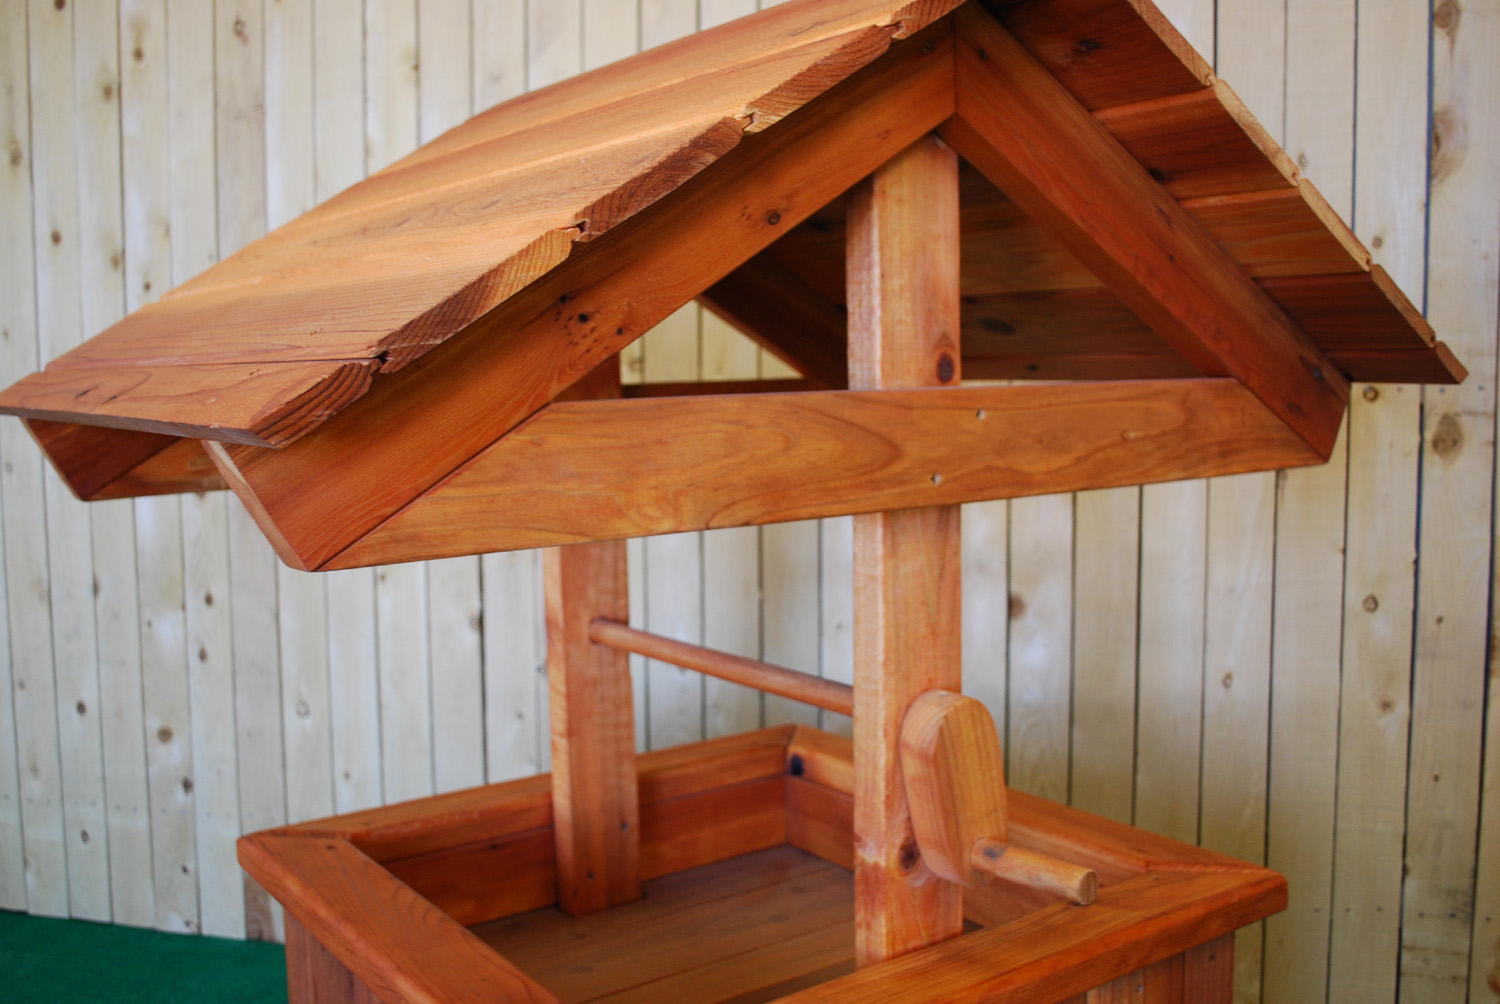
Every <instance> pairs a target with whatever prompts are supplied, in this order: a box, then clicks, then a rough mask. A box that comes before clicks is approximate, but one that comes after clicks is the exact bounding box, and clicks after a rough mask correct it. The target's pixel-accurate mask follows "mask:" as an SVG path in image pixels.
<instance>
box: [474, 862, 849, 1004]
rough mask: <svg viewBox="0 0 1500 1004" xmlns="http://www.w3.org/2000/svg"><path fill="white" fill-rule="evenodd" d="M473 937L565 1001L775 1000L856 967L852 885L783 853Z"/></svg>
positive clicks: (842, 875) (674, 878)
mask: <svg viewBox="0 0 1500 1004" xmlns="http://www.w3.org/2000/svg"><path fill="white" fill-rule="evenodd" d="M475 933H476V934H477V935H478V936H479V937H480V938H482V939H483V940H484V941H485V943H486V944H489V945H491V946H493V947H494V948H495V949H496V950H497V951H499V952H500V953H502V954H503V955H505V956H506V957H507V958H508V959H510V960H511V961H512V962H514V963H515V964H516V965H518V966H520V967H521V968H522V969H523V970H525V971H526V972H527V973H528V974H530V975H531V976H533V977H534V978H535V979H536V980H537V981H538V982H540V983H541V984H543V985H544V986H546V987H548V988H549V989H550V990H552V991H553V992H554V993H556V994H557V995H558V997H560V998H561V999H562V1000H564V1001H570V1002H571V1001H658V1000H664V999H683V1000H702V1001H724V1000H733V1001H742V1000H743V1001H750V1000H757V1001H762V1000H763V1001H770V1000H775V999H777V998H779V997H781V996H783V995H785V994H786V993H788V992H790V991H793V990H799V989H802V988H803V987H804V986H807V985H809V984H811V983H817V982H822V981H823V980H826V979H830V978H832V977H834V976H841V975H843V974H844V973H846V972H849V971H851V970H852V969H853V966H854V958H853V946H854V939H853V935H854V909H853V882H852V879H851V877H850V875H849V873H848V871H846V870H845V869H842V868H839V867H837V866H835V865H832V864H828V863H826V862H823V861H820V860H818V859H816V858H813V857H811V856H810V855H807V854H805V853H803V852H801V851H797V850H794V849H792V848H787V847H782V848H776V849H773V850H767V851H761V852H759V853H757V854H753V855H749V856H746V857H741V858H736V859H735V860H733V861H727V862H724V863H722V864H716V865H708V866H705V867H703V868H699V869H695V870H692V871H687V872H679V873H677V874H675V875H671V876H667V877H664V878H660V879H656V880H653V881H652V882H650V883H648V884H647V886H646V896H645V899H643V900H642V901H641V902H640V903H638V904H635V905H634V906H631V907H625V908H621V909H616V910H611V911H609V912H608V913H605V914H601V915H598V916H597V917H591V918H587V919H585V920H582V921H580V920H572V919H568V918H565V917H564V916H563V915H562V914H561V913H559V912H558V911H556V910H544V911H538V912H535V913H528V914H522V915H519V916H515V917H509V918H506V919H504V920H500V921H496V922H494V923H491V924H486V925H484V926H483V927H480V928H477V929H476V930H475Z"/></svg>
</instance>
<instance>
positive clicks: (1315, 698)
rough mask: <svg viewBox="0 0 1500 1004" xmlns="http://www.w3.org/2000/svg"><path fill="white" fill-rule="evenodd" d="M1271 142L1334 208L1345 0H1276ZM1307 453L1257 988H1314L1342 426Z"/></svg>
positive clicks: (1337, 639) (1350, 74)
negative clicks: (1270, 892)
mask: <svg viewBox="0 0 1500 1004" xmlns="http://www.w3.org/2000/svg"><path fill="white" fill-rule="evenodd" d="M1286 22H1287V23H1286V83H1285V143H1286V148H1287V152H1288V153H1289V154H1290V155H1291V156H1292V158H1293V159H1294V160H1295V161H1296V162H1297V166H1298V167H1299V168H1301V169H1302V170H1303V171H1304V172H1306V173H1307V176H1308V177H1309V178H1311V179H1312V181H1313V182H1314V183H1315V184H1316V185H1317V186H1318V189H1319V191H1321V192H1322V193H1323V195H1324V197H1325V198H1327V199H1328V200H1329V202H1330V203H1331V204H1332V205H1333V207H1334V208H1335V209H1336V210H1338V211H1339V213H1340V214H1341V215H1343V216H1344V217H1345V218H1346V219H1347V218H1348V216H1349V213H1350V210H1351V208H1352V206H1353V182H1354V173H1353V168H1354V129H1353V122H1354V28H1355V4H1354V0H1288V2H1287V7H1286ZM1340 436H1341V438H1340V440H1339V442H1338V444H1337V445H1336V446H1335V447H1334V450H1333V455H1332V458H1331V459H1330V460H1329V462H1328V463H1327V464H1325V465H1323V466H1320V467H1310V468H1299V469H1297V470H1290V471H1284V472H1282V473H1281V474H1279V475H1278V482H1277V510H1276V558H1275V562H1276V571H1275V583H1274V586H1273V589H1274V591H1275V599H1274V605H1273V609H1272V638H1273V640H1272V646H1273V647H1272V651H1271V667H1272V686H1271V766H1270V780H1269V786H1268V791H1267V820H1266V861H1267V864H1269V865H1270V866H1271V867H1272V868H1275V869H1276V870H1278V871H1280V872H1281V873H1282V874H1284V875H1285V876H1286V877H1287V887H1288V889H1287V893H1288V905H1287V908H1286V910H1285V911H1283V912H1282V913H1279V914H1277V915H1276V916H1274V917H1271V918H1269V919H1268V920H1267V921H1266V943H1265V964H1264V970H1263V979H1264V997H1265V999H1266V1000H1267V1001H1321V1000H1324V999H1326V997H1327V993H1328V932H1329V922H1330V910H1331V906H1332V899H1331V897H1332V889H1333V840H1334V815H1333V805H1334V793H1335V786H1336V778H1337V771H1338V715H1339V677H1340V667H1339V657H1340V648H1341V645H1342V639H1343V601H1342V596H1343V578H1344V495H1345V481H1346V478H1347V472H1348V459H1349V449H1348V427H1347V424H1346V425H1345V428H1344V429H1343V430H1342V431H1341V433H1340Z"/></svg>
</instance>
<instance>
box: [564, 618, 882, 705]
mask: <svg viewBox="0 0 1500 1004" xmlns="http://www.w3.org/2000/svg"><path fill="white" fill-rule="evenodd" d="M589 636H590V637H591V638H592V639H593V640H594V641H595V642H597V643H599V644H600V645H608V646H610V647H612V648H616V649H620V650H621V651H628V652H635V653H636V654H638V655H644V656H648V657H651V658H655V659H660V660H663V661H666V662H671V663H673V664H674V665H677V666H682V667H683V668H685V669H695V670H697V671H698V672H700V673H706V674H708V675H710V676H715V677H719V678H720V679H724V680H728V681H730V682H733V683H738V684H742V685H744V686H749V687H754V688H756V689H758V690H761V691H764V692H765V693H768V694H776V695H778V696H781V697H786V698H789V699H791V700H794V701H801V702H802V703H804V704H812V705H816V706H817V707H820V708H828V709H829V710H832V711H838V712H841V713H843V714H846V715H847V714H850V713H852V712H853V710H854V697H853V691H852V689H851V688H850V687H848V686H847V685H844V684H839V683H834V682H833V681H831V680H821V679H819V678H818V677H816V676H813V675H811V674H809V673H803V672H801V671H799V670H795V669H787V668H786V667H784V666H773V665H771V664H770V663H766V662H760V661H758V660H754V659H746V658H744V657H743V656H736V655H732V654H730V653H728V652H719V651H716V650H714V649H709V648H704V647H703V646H701V645H690V644H688V643H687V642H679V641H673V640H672V639H671V638H664V637H662V636H661V635H653V634H651V633H649V632H646V631H637V630H635V629H634V628H632V627H630V626H628V625H625V624H621V623H620V622H619V621H615V620H609V619H605V618H600V619H598V620H595V621H594V623H593V624H592V625H590V628H589Z"/></svg>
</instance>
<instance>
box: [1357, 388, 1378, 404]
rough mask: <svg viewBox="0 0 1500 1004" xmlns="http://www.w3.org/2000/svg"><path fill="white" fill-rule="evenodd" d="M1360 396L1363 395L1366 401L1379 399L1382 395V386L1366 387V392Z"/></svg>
mask: <svg viewBox="0 0 1500 1004" xmlns="http://www.w3.org/2000/svg"><path fill="white" fill-rule="evenodd" d="M1360 396H1361V397H1363V398H1364V399H1365V400H1366V401H1374V400H1377V399H1378V398H1379V397H1380V388H1379V387H1366V388H1365V389H1364V392H1363V393H1362V394H1361V395H1360Z"/></svg>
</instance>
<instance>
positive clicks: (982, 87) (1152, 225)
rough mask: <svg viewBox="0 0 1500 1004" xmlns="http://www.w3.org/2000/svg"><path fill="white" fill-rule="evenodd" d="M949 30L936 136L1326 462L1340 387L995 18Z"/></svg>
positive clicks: (968, 11) (976, 13)
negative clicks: (946, 92) (947, 102)
mask: <svg viewBox="0 0 1500 1004" xmlns="http://www.w3.org/2000/svg"><path fill="white" fill-rule="evenodd" d="M954 17H955V19H956V22H955V23H956V37H957V39H958V54H957V66H958V81H959V83H958V97H957V103H958V111H957V114H956V115H955V116H954V118H953V119H952V120H951V121H950V122H948V123H946V124H945V125H944V126H943V128H942V129H941V133H942V135H943V136H944V137H945V138H947V139H948V140H949V142H951V143H952V144H953V145H954V146H955V148H956V149H957V150H958V151H959V152H960V153H961V154H963V156H964V157H966V158H967V159H968V160H969V162H970V163H972V164H973V165H974V166H975V167H977V168H979V170H980V171H982V172H983V173H984V174H985V175H986V176H987V177H988V178H989V179H990V180H991V181H993V182H994V183H995V184H996V185H997V186H999V187H1000V188H1001V189H1002V190H1003V191H1004V192H1005V193H1006V194H1007V195H1008V196H1010V197H1011V198H1012V199H1013V200H1015V202H1016V203H1017V204H1019V205H1020V206H1021V208H1022V209H1024V210H1025V211H1026V212H1027V213H1029V214H1030V215H1031V216H1032V217H1034V218H1035V219H1036V220H1038V222H1040V223H1041V224H1042V225H1043V226H1045V227H1047V228H1048V229H1049V230H1050V231H1051V232H1052V233H1053V234H1054V236H1056V237H1057V238H1058V240H1059V241H1060V242H1061V243H1062V244H1063V246H1064V247H1066V248H1067V249H1068V250H1069V251H1070V252H1071V253H1072V254H1073V255H1075V256H1076V257H1077V258H1078V259H1079V260H1080V261H1082V262H1083V263H1084V264H1085V265H1087V266H1088V267H1089V268H1090V269H1092V270H1093V271H1094V273H1095V274H1096V275H1098V276H1099V278H1100V279H1101V280H1102V281H1103V282H1104V283H1105V285H1106V286H1108V287H1109V288H1110V289H1112V290H1113V291H1114V292H1115V293H1116V294H1117V295H1118V296H1119V297H1120V299H1122V300H1123V301H1125V303H1126V304H1127V305H1128V306H1129V307H1130V308H1131V309H1132V310H1134V311H1135V312H1136V313H1137V314H1138V315H1140V317H1141V318H1142V319H1143V320H1145V321H1146V322H1147V323H1148V324H1149V325H1150V326H1151V327H1152V328H1153V329H1154V330H1155V331H1156V332H1157V333H1158V334H1160V335H1161V336H1162V338H1163V339H1165V340H1166V342H1167V343H1168V344H1169V345H1170V346H1171V347H1172V348H1173V349H1175V350H1176V351H1177V352H1178V353H1179V354H1181V355H1182V357H1183V358H1184V359H1186V360H1187V361H1188V363H1190V364H1191V365H1193V366H1194V367H1196V368H1197V369H1198V370H1199V371H1201V372H1203V373H1207V374H1211V375H1227V376H1233V377H1235V378H1236V379H1238V380H1240V381H1241V382H1243V383H1244V385H1245V386H1246V387H1247V388H1248V389H1249V390H1250V391H1251V392H1252V393H1253V394H1254V395H1255V396H1256V397H1257V398H1259V399H1260V400H1261V401H1262V402H1263V403H1264V404H1265V406H1266V407H1267V408H1268V409H1270V411H1271V413H1272V414H1274V415H1276V416H1277V417H1278V418H1280V419H1281V420H1282V421H1284V422H1286V423H1287V425H1288V426H1290V427H1291V428H1292V429H1294V430H1296V432H1297V433H1298V435H1300V436H1301V437H1302V438H1303V439H1304V440H1305V441H1306V442H1307V443H1308V444H1309V445H1310V446H1312V447H1313V449H1314V450H1315V451H1317V452H1319V453H1321V454H1323V455H1326V454H1327V453H1328V452H1329V451H1330V450H1331V449H1332V448H1333V442H1334V439H1335V437H1336V436H1337V434H1338V428H1339V423H1340V421H1341V419H1342V416H1343V411H1344V405H1345V403H1346V401H1347V398H1348V384H1347V381H1346V380H1345V379H1344V377H1343V375H1342V374H1341V373H1339V372H1338V370H1337V368H1336V367H1334V366H1333V364H1332V363H1330V362H1329V361H1328V359H1327V358H1326V357H1325V356H1324V355H1323V353H1322V352H1321V351H1320V350H1319V349H1318V348H1317V346H1315V345H1313V344H1312V342H1311V341H1309V340H1308V338H1307V336H1306V335H1304V334H1303V333H1302V332H1301V331H1300V330H1299V329H1298V328H1297V327H1296V325H1295V324H1293V323H1292V321H1291V320H1290V319H1289V318H1288V317H1287V316H1286V314H1285V313H1283V312H1282V310H1281V309H1280V308H1279V307H1277V306H1276V304H1275V303H1274V302H1273V301H1272V300H1271V299H1270V297H1269V296H1267V295H1266V294H1265V293H1264V292H1262V291H1261V290H1260V288H1259V287H1257V286H1256V285H1255V283H1254V282H1253V281H1252V280H1251V279H1250V277H1249V276H1247V275H1246V274H1245V272H1244V270H1243V269H1242V268H1240V266H1239V265H1238V264H1237V263H1236V262H1235V261H1234V260H1233V259H1232V258H1230V257H1229V255H1228V254H1227V253H1226V252H1225V251H1224V250H1223V249H1222V248H1220V247H1219V246H1218V245H1217V244H1215V243H1214V242H1213V240H1211V239H1210V238H1209V237H1208V236H1207V235H1206V234H1205V233H1204V232H1203V230H1202V228H1201V227H1200V226H1199V225H1198V224H1197V223H1196V222H1195V221H1194V220H1193V219H1192V218H1191V217H1190V216H1189V215H1188V214H1187V213H1186V211H1184V210H1183V208H1182V207H1181V206H1180V205H1179V204H1178V203H1177V201H1176V200H1175V199H1173V198H1172V197H1171V196H1170V195H1168V194H1167V193H1166V192H1165V191H1164V190H1163V189H1162V187H1161V185H1160V184H1159V183H1158V182H1156V181H1155V180H1154V179H1153V178H1152V177H1151V176H1150V175H1149V174H1148V173H1147V172H1146V170H1145V169H1144V168H1143V167H1142V166H1141V165H1140V163H1139V162H1137V161H1136V160H1135V158H1134V157H1132V156H1131V155H1130V154H1129V153H1128V152H1127V151H1126V150H1125V148H1124V147H1123V146H1121V145H1120V143H1119V141H1118V140H1116V139H1115V138H1114V137H1112V136H1111V135H1110V134H1109V133H1108V132H1107V131H1106V130H1105V129H1104V127H1103V126H1102V125H1100V124H1099V122H1098V121H1097V120H1096V119H1095V118H1094V117H1093V116H1092V115H1091V114H1089V112H1088V110H1087V109H1086V108H1084V106H1083V105H1082V104H1080V103H1079V102H1078V100H1077V99H1076V98H1074V97H1073V96H1072V95H1071V94H1069V93H1068V92H1067V91H1065V90H1064V89H1063V88H1062V87H1061V86H1060V85H1059V84H1058V82H1057V81H1056V79H1054V78H1053V77H1052V75H1051V74H1049V73H1048V72H1047V71H1046V69H1044V68H1043V67H1042V65H1041V64H1040V63H1039V62H1037V60H1036V58H1035V57H1033V56H1032V55H1031V54H1030V53H1029V52H1028V51H1027V50H1026V48H1025V47H1024V46H1023V45H1022V44H1021V43H1020V42H1018V41H1017V40H1016V39H1015V38H1014V37H1013V36H1012V35H1011V34H1010V33H1009V32H1007V31H1006V30H1005V29H1004V28H1003V27H1001V26H1000V24H999V23H998V22H996V21H995V20H994V18H992V17H991V16H990V15H988V14H987V13H985V12H984V11H983V10H982V9H979V8H976V7H974V6H972V5H971V6H967V7H964V8H961V9H960V10H959V11H957V12H956V13H955V15H954Z"/></svg>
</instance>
